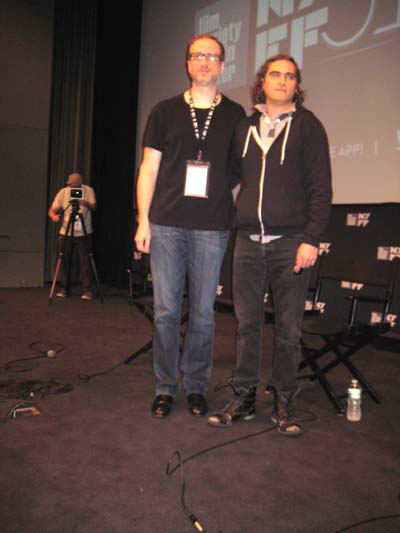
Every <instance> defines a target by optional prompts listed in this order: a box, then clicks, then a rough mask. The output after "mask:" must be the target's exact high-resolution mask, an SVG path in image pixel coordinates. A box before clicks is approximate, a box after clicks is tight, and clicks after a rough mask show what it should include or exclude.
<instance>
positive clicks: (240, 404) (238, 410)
mask: <svg viewBox="0 0 400 533" xmlns="http://www.w3.org/2000/svg"><path fill="white" fill-rule="evenodd" d="M256 394H257V387H255V386H254V387H250V388H249V389H245V390H244V391H243V392H236V391H235V396H236V398H234V399H233V400H231V401H230V402H229V403H228V404H227V405H226V406H225V407H224V408H223V409H222V411H217V412H215V413H214V414H213V415H211V416H210V417H209V418H208V423H209V424H210V425H211V426H215V427H220V428H224V427H229V426H231V425H232V423H233V422H237V421H239V420H246V421H247V420H252V419H253V418H254V417H255V416H256Z"/></svg>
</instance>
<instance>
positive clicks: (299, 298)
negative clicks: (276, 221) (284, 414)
mask: <svg viewBox="0 0 400 533" xmlns="http://www.w3.org/2000/svg"><path fill="white" fill-rule="evenodd" d="M301 242H302V237H301V236H296V237H282V238H280V239H277V240H274V241H272V242H270V243H268V244H261V243H259V242H254V241H252V240H250V238H249V235H248V233H246V232H243V231H238V232H237V236H236V245H235V250H234V263H233V299H234V304H235V313H236V317H237V320H238V331H237V361H236V369H235V371H234V373H233V384H234V385H235V386H236V387H238V388H241V387H246V388H248V387H250V386H254V385H257V384H258V381H259V367H260V359H261V353H262V329H263V324H264V295H265V293H266V292H267V291H268V286H269V285H270V287H271V290H272V294H273V306H274V320H275V330H274V349H273V356H272V378H271V381H270V383H269V384H270V385H272V386H274V387H276V388H277V389H279V390H280V391H282V392H287V393H290V392H293V391H295V390H296V389H297V385H296V374H297V369H298V364H299V361H300V336H301V326H302V319H303V313H304V305H305V300H306V295H307V288H308V284H309V277H310V269H304V270H303V271H302V272H301V273H300V274H294V273H293V268H294V264H295V258H296V252H297V248H298V246H299V245H300V243H301Z"/></svg>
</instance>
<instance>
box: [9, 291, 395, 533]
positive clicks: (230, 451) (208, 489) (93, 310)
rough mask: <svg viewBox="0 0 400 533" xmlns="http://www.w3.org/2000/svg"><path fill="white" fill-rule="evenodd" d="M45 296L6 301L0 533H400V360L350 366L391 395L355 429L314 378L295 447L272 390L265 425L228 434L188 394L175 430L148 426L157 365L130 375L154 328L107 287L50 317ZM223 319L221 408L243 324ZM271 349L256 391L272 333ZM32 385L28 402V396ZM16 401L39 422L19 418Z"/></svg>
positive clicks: (219, 323) (304, 397)
mask: <svg viewBox="0 0 400 533" xmlns="http://www.w3.org/2000/svg"><path fill="white" fill-rule="evenodd" d="M48 293H49V291H48V289H46V288H45V289H24V288H21V289H2V290H0V313H1V317H2V319H1V326H0V328H1V344H0V367H1V369H2V371H1V373H0V383H1V402H0V416H1V417H2V419H3V421H2V424H1V426H0V428H1V429H0V453H1V477H0V494H1V498H0V524H1V526H0V528H1V531H2V532H5V533H14V532H18V533H21V532H22V533H48V532H58V533H64V532H65V533H72V532H74V533H92V532H93V533H94V532H96V533H125V532H126V533H128V532H138V533H147V532H163V533H186V532H190V531H198V530H200V529H199V528H198V529H196V528H195V527H194V525H193V524H192V522H191V521H190V519H189V516H188V515H189V514H190V513H192V514H193V515H195V517H196V518H197V519H198V520H199V522H200V523H201V526H202V528H203V531H207V532H209V533H228V532H237V533H239V532H240V533H245V532H252V533H259V532H260V533H264V532H265V533H275V532H279V533H280V532H285V533H286V532H290V533H291V532H293V533H308V532H321V533H325V532H332V533H334V532H338V531H350V532H352V533H364V532H366V533H370V532H388V533H392V532H393V533H394V532H398V531H400V519H399V513H400V500H399V496H400V476H399V474H400V454H399V452H400V445H399V444H400V438H399V437H400V430H399V420H400V417H399V414H400V402H399V400H400V388H399V377H398V376H399V368H400V355H399V353H398V352H396V351H395V350H388V349H382V348H381V347H377V346H369V347H367V348H365V349H363V350H362V352H360V353H359V354H357V355H356V356H355V357H354V362H356V363H357V366H358V367H359V368H360V369H361V370H362V371H363V372H364V373H365V375H366V376H367V377H368V378H369V379H370V381H371V382H372V383H373V385H374V386H375V388H376V389H377V390H378V391H379V392H380V394H381V395H382V397H383V403H382V404H381V405H378V404H376V403H375V402H374V401H373V400H372V399H371V398H369V397H367V396H366V395H365V397H363V403H362V409H363V416H362V419H361V421H360V422H358V423H351V422H348V421H347V420H346V418H345V417H343V416H337V414H336V413H335V411H334V409H333V406H332V405H331V403H330V402H329V400H328V398H327V396H326V394H325V393H324V392H323V390H322V389H321V387H320V386H319V384H318V383H311V382H309V381H307V380H302V381H301V386H302V392H301V394H300V395H299V397H298V401H297V408H298V414H299V415H300V416H302V417H304V418H305V419H306V420H308V421H305V422H304V435H303V436H302V437H301V438H300V439H287V438H285V437H282V435H280V434H279V433H278V432H277V431H276V429H274V428H273V426H272V424H271V422H270V419H269V417H270V412H271V405H272V404H271V398H270V397H269V396H268V395H266V394H265V393H264V390H263V387H262V386H260V387H259V391H258V406H257V416H256V418H255V419H254V420H252V421H250V422H239V423H237V424H235V425H234V426H233V427H232V428H230V429H217V428H213V427H211V426H209V425H207V421H206V420H205V419H195V418H193V417H191V416H190V415H189V413H188V412H187V405H186V400H185V397H184V394H183V392H182V393H180V395H179V396H178V398H177V401H176V403H175V406H174V410H173V412H172V413H171V416H170V417H169V418H168V419H165V420H158V419H154V418H153V417H152V416H151V414H150V405H151V402H152V400H153V395H154V380H153V374H152V359H151V351H148V352H145V353H143V354H141V355H140V356H139V357H137V358H136V359H134V360H133V361H132V362H131V363H130V364H128V365H127V364H124V363H125V361H126V360H127V358H128V357H129V356H130V355H132V354H133V353H135V352H136V350H138V349H139V348H140V347H141V346H143V345H144V344H145V343H147V342H148V341H149V339H151V324H150V322H149V321H148V320H147V319H146V317H145V316H144V315H143V314H142V313H141V312H139V310H138V309H137V308H136V306H135V305H132V304H131V302H130V301H129V298H128V295H127V294H126V292H125V291H122V290H117V289H113V288H108V289H107V290H105V291H104V304H103V305H102V304H101V303H100V302H99V301H98V300H94V301H91V302H84V301H81V300H80V298H79V293H78V291H76V292H74V293H73V294H72V295H71V297H70V298H69V299H67V300H64V301H58V300H57V301H56V300H54V301H53V303H52V304H51V305H49V303H48ZM215 319H216V336H215V363H214V371H213V374H212V378H211V383H210V391H209V396H208V399H209V404H210V409H211V410H215V409H218V408H220V407H222V406H223V405H224V403H225V402H226V401H227V400H228V399H229V398H230V391H229V390H228V389H226V388H225V389H221V390H218V391H215V390H214V388H215V386H216V385H217V384H218V383H220V382H221V381H223V380H224V379H225V378H227V377H228V376H229V375H230V373H231V371H232V368H233V365H234V334H235V320H234V317H233V315H232V313H231V312H221V311H218V312H216V314H215ZM264 345H265V350H264V351H265V355H264V358H263V361H262V368H261V383H262V384H265V383H266V382H267V380H268V377H269V374H270V366H271V345H272V326H271V325H270V324H266V325H265V335H264ZM49 349H54V350H55V351H56V352H57V353H56V356H55V357H48V356H47V351H48V350H49ZM12 361H16V362H14V363H12ZM96 374H97V375H96ZM84 376H86V381H85V380H83V379H82V377H84ZM330 379H332V382H333V383H334V384H335V386H336V387H337V388H338V390H339V391H340V392H341V393H344V392H345V390H346V387H347V385H348V383H349V381H350V376H349V375H348V374H347V372H346V371H345V370H344V369H341V368H337V369H335V370H334V371H332V373H331V375H330ZM27 382H30V384H29V383H27ZM29 386H30V387H31V390H32V389H33V390H34V395H33V396H30V397H27V398H21V397H20V396H18V394H20V391H21V390H24V387H25V388H28V389H29ZM70 389H71V390H70ZM10 391H15V394H14V393H13V392H10ZM13 394H14V396H13ZM21 402H22V403H24V404H25V405H28V406H34V407H36V408H37V409H38V410H39V411H40V414H39V415H37V416H16V417H15V418H14V416H13V413H14V411H13V409H14V408H15V406H16V405H17V404H19V403H21ZM179 458H180V461H181V465H182V468H179ZM169 462H170V470H172V471H173V472H172V473H171V474H170V475H167V473H166V469H167V465H168V463H169ZM176 467H177V468H176ZM182 481H184V482H185V493H184V502H185V504H186V507H187V509H186V510H185V509H184V508H183V506H182V499H181V494H182ZM358 523H360V524H359V525H356V524H358Z"/></svg>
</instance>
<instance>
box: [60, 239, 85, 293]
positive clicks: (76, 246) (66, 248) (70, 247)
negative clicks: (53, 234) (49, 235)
mask: <svg viewBox="0 0 400 533" xmlns="http://www.w3.org/2000/svg"><path fill="white" fill-rule="evenodd" d="M58 250H59V252H60V251H62V252H63V260H62V263H61V267H62V269H61V284H62V286H63V288H64V289H66V288H67V286H68V279H67V278H68V269H69V268H70V269H71V270H70V272H71V275H72V264H73V254H74V253H75V251H76V253H77V254H78V258H79V272H80V279H81V282H82V290H83V292H87V291H90V292H93V286H94V283H93V281H94V278H93V269H92V263H91V260H90V252H91V250H92V235H91V234H89V235H86V236H85V235H84V236H82V237H67V236H65V235H59V236H58ZM69 281H72V280H69Z"/></svg>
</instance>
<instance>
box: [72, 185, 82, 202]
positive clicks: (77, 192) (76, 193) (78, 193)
mask: <svg viewBox="0 0 400 533" xmlns="http://www.w3.org/2000/svg"><path fill="white" fill-rule="evenodd" d="M84 195H85V191H84V190H83V187H71V188H70V190H69V198H70V200H82V198H83V197H84Z"/></svg>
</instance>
